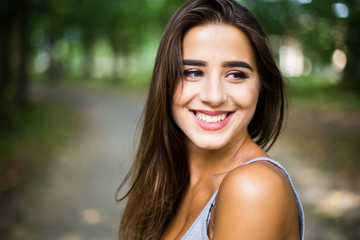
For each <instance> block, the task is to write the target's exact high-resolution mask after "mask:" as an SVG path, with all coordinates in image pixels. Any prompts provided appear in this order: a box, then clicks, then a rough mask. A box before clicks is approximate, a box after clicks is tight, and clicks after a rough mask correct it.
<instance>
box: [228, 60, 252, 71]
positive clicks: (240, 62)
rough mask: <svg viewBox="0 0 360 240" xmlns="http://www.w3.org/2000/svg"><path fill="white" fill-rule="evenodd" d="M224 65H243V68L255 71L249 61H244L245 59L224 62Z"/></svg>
mask: <svg viewBox="0 0 360 240" xmlns="http://www.w3.org/2000/svg"><path fill="white" fill-rule="evenodd" d="M222 66H223V67H243V68H248V69H250V70H251V71H254V69H253V68H252V67H251V66H250V65H249V64H248V63H247V62H243V61H229V62H224V63H223V65H222Z"/></svg>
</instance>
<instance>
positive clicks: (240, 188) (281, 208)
mask: <svg viewBox="0 0 360 240" xmlns="http://www.w3.org/2000/svg"><path fill="white" fill-rule="evenodd" d="M213 224H214V225H213V230H214V232H213V233H214V238H212V239H268V240H269V239H292V238H289V237H288V236H289V235H291V232H296V228H297V207H296V202H295V198H294V194H293V191H292V188H291V186H290V183H289V181H288V179H287V177H286V176H285V174H284V173H283V172H282V170H281V169H280V168H278V167H277V166H275V165H274V164H272V163H270V162H267V161H259V162H254V163H251V164H247V165H242V166H240V167H237V168H235V169H233V170H232V171H230V172H229V173H228V174H227V175H226V176H225V177H224V179H223V181H222V183H221V185H220V189H219V193H218V197H217V200H216V204H215V209H214V220H213ZM240 236H241V237H240ZM294 239H296V238H294Z"/></svg>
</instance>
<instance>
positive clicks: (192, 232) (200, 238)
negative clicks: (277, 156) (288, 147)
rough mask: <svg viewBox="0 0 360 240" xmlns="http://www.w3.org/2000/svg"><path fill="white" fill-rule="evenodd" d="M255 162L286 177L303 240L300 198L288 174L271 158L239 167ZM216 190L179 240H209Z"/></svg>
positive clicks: (252, 160)
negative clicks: (291, 192)
mask: <svg viewBox="0 0 360 240" xmlns="http://www.w3.org/2000/svg"><path fill="white" fill-rule="evenodd" d="M256 161H268V162H271V163H272V164H274V165H276V166H277V167H279V168H280V169H281V170H282V172H283V173H284V174H285V175H286V177H287V179H288V180H289V183H290V185H291V187H292V189H293V192H294V196H295V199H296V203H297V210H298V220H299V235H300V239H301V240H303V239H304V232H305V216H304V210H303V207H302V204H301V201H300V198H299V196H298V194H297V192H296V190H295V187H294V184H293V182H292V181H291V178H290V176H289V174H288V173H287V172H286V170H285V168H284V167H283V166H281V164H280V163H278V162H277V161H275V160H273V159H271V158H265V157H260V158H254V159H251V160H249V161H247V162H245V163H243V164H241V165H246V164H250V163H253V162H256ZM218 190H219V189H217V190H216V191H215V193H214V194H213V195H212V197H211V198H210V200H209V202H208V203H207V204H206V206H205V207H204V209H203V210H202V211H201V213H200V214H199V216H198V217H197V218H196V220H195V221H194V223H193V224H192V225H191V227H190V228H189V230H188V231H187V232H186V233H185V235H184V236H183V237H182V238H181V240H209V237H208V235H207V232H208V226H209V221H210V216H211V211H212V207H213V205H214V203H215V200H216V196H217V194H218Z"/></svg>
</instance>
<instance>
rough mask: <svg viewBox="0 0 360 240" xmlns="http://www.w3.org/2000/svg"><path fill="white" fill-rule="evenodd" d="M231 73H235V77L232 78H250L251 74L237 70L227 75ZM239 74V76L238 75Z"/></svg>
mask: <svg viewBox="0 0 360 240" xmlns="http://www.w3.org/2000/svg"><path fill="white" fill-rule="evenodd" d="M230 75H234V77H233V78H232V79H246V78H249V75H247V74H246V73H244V72H242V71H236V72H230V73H228V74H227V75H226V77H228V76H230ZM236 75H237V77H236Z"/></svg>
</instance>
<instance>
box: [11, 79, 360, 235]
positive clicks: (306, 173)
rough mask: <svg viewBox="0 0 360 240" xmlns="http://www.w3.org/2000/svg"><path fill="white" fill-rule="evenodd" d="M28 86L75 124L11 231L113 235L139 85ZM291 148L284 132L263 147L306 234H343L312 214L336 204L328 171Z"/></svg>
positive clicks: (141, 99) (138, 110) (34, 95)
mask: <svg viewBox="0 0 360 240" xmlns="http://www.w3.org/2000/svg"><path fill="white" fill-rule="evenodd" d="M31 93H32V98H33V101H37V102H47V103H57V104H58V103H61V104H66V105H68V106H71V107H73V108H74V109H75V110H76V113H77V114H78V115H79V118H80V122H81V127H80V129H81V130H80V131H79V134H78V136H77V137H75V139H73V140H71V141H70V142H68V143H67V145H66V146H65V147H64V148H63V149H62V150H61V151H59V153H58V154H57V155H56V156H55V159H54V161H53V165H51V166H50V168H49V170H47V171H44V177H43V178H44V181H43V182H41V184H38V185H36V186H32V188H31V189H30V191H29V196H26V197H24V198H23V201H26V202H23V204H22V208H21V209H20V211H22V213H23V214H24V220H23V221H22V223H21V224H19V225H18V226H15V227H14V229H15V231H14V235H13V237H12V238H11V239H13V240H23V239H26V240H32V239H34V240H85V239H86V240H114V239H116V238H117V229H118V224H119V219H120V214H121V205H120V204H117V203H116V202H115V200H114V195H115V191H116V189H117V187H118V185H119V183H120V182H121V180H122V179H123V178H124V176H125V173H126V172H127V169H128V168H129V166H130V159H131V156H132V150H133V136H134V133H135V128H136V124H137V122H138V120H139V117H140V113H141V110H142V107H143V103H144V99H145V97H144V95H145V94H144V92H141V91H138V92H135V91H134V92H132V91H125V90H121V91H116V92H115V91H113V92H108V91H106V92H105V91H95V90H89V89H87V90H85V89H81V88H74V87H56V88H55V87H50V86H47V87H46V86H35V87H33V88H32V92H31ZM290 121H291V120H290ZM295 150H296V146H294V144H292V143H291V141H289V139H288V138H287V136H286V134H284V135H283V137H282V138H280V140H279V142H278V143H277V144H276V146H275V147H274V149H273V150H272V151H271V153H270V155H272V157H273V158H275V159H277V160H279V161H280V162H281V163H282V164H283V165H284V166H285V167H286V168H287V170H288V171H289V173H290V175H291V176H292V178H293V180H294V183H295V186H296V187H297V190H298V192H299V195H300V197H301V198H302V201H303V203H304V206H305V211H306V219H307V221H306V225H307V226H306V227H307V229H306V239H307V240H342V239H345V238H343V237H342V235H341V231H340V229H337V228H336V227H335V228H334V226H333V225H329V224H327V222H326V221H321V219H320V218H317V217H316V213H317V212H319V211H321V209H322V208H321V207H323V208H325V210H324V209H323V210H324V211H325V212H326V210H329V209H330V210H332V209H334V208H333V207H334V206H333V205H331V204H336V202H335V203H333V202H331V198H334V197H336V193H338V192H339V191H337V190H335V189H334V183H333V180H332V178H331V176H329V175H326V174H324V173H323V172H322V171H321V170H320V169H318V168H317V167H316V166H315V165H311V164H309V163H304V161H302V158H303V156H301V155H299V154H298V152H297V153H296V154H294V152H296V151H295ZM282 160H286V161H282ZM334 194H335V195H334ZM351 196H352V195H351ZM340 197H341V196H340ZM329 199H330V200H329ZM340 200H341V199H340ZM328 201H330V203H328ZM357 203H358V202H357ZM357 203H356V204H357ZM327 204H328V205H329V204H330V205H329V206H328V205H327ZM351 206H352V205H351ZM339 207H341V206H339ZM319 209H320V210H319Z"/></svg>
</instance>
